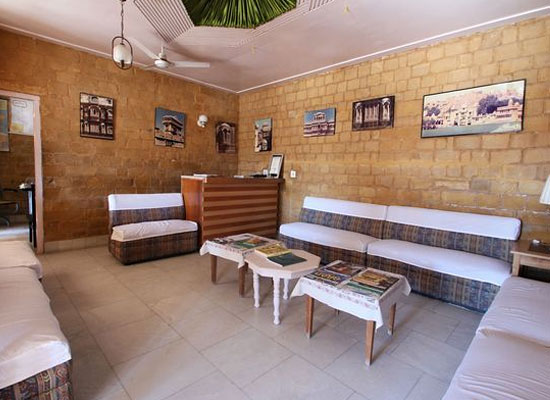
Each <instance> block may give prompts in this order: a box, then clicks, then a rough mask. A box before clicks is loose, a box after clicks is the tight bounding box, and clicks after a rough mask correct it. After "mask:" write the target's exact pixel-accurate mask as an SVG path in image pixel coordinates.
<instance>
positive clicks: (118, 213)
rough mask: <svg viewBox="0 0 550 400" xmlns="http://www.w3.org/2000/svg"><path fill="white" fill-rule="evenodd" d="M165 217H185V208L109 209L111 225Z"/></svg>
mask: <svg viewBox="0 0 550 400" xmlns="http://www.w3.org/2000/svg"><path fill="white" fill-rule="evenodd" d="M165 219H185V208H184V207H183V206H176V207H159V208H142V209H133V210H109V222H110V227H111V228H112V227H113V226H117V225H125V224H134V223H137V222H144V221H162V220H165Z"/></svg>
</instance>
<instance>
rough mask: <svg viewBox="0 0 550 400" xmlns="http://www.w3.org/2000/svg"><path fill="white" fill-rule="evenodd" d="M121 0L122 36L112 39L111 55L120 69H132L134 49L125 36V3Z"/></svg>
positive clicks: (124, 0)
mask: <svg viewBox="0 0 550 400" xmlns="http://www.w3.org/2000/svg"><path fill="white" fill-rule="evenodd" d="M125 2H126V0H120V36H115V37H114V38H113V40H112V41H111V57H112V59H113V62H114V63H115V64H116V66H117V67H119V68H120V69H130V68H132V64H133V62H134V50H133V49H132V45H131V44H130V42H129V41H128V40H127V39H126V38H125V37H124V3H125Z"/></svg>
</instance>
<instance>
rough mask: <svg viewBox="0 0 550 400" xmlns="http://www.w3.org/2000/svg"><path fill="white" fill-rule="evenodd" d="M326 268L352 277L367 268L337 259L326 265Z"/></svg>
mask: <svg viewBox="0 0 550 400" xmlns="http://www.w3.org/2000/svg"><path fill="white" fill-rule="evenodd" d="M324 269H325V270H327V271H330V272H335V273H337V274H341V275H347V276H348V277H352V276H354V275H356V274H358V273H359V272H361V271H364V270H365V267H362V266H360V265H356V264H350V263H347V262H344V261H337V262H335V263H332V264H329V265H327V266H326V267H324Z"/></svg>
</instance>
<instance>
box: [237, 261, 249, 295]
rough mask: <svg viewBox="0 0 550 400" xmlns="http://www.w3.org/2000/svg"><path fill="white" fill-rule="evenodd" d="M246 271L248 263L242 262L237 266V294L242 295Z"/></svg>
mask: <svg viewBox="0 0 550 400" xmlns="http://www.w3.org/2000/svg"><path fill="white" fill-rule="evenodd" d="M247 271H248V264H244V265H243V266H242V267H241V268H239V296H241V297H244V287H245V281H246V272H247Z"/></svg>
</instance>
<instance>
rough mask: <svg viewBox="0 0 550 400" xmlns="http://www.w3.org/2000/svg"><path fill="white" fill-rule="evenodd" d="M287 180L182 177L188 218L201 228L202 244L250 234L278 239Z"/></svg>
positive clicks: (182, 191) (182, 189) (182, 188)
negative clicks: (283, 187)
mask: <svg viewBox="0 0 550 400" xmlns="http://www.w3.org/2000/svg"><path fill="white" fill-rule="evenodd" d="M282 182H284V179H261V178H259V179H255V178H223V177H207V178H199V177H193V176H182V177H181V193H182V194H183V200H184V203H185V218H186V219H188V220H190V221H195V222H197V223H198V224H199V227H200V236H199V238H200V244H202V243H204V242H205V241H206V240H208V239H212V238H215V237H220V236H228V235H235V234H238V233H244V232H250V233H255V234H257V235H262V236H268V237H275V236H276V235H277V223H278V214H279V184H281V183H282Z"/></svg>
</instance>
